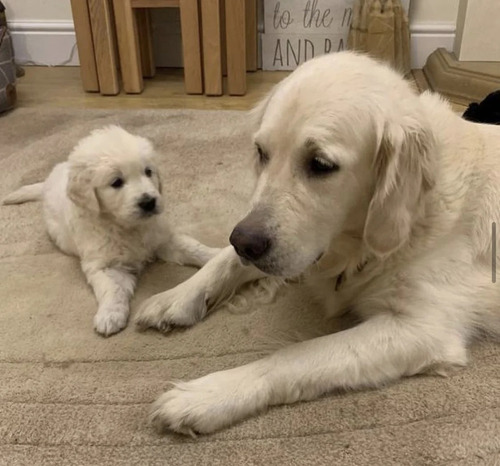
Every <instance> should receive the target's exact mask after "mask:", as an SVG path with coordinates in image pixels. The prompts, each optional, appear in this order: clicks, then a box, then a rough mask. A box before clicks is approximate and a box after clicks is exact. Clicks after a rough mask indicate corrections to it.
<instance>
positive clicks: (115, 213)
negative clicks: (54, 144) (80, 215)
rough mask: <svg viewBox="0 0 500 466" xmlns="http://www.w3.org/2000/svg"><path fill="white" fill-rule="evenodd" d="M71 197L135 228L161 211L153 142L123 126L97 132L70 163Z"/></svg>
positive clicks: (82, 144) (69, 185)
mask: <svg viewBox="0 0 500 466" xmlns="http://www.w3.org/2000/svg"><path fill="white" fill-rule="evenodd" d="M68 162H69V177H68V187H67V193H68V196H69V198H70V199H71V200H72V201H73V202H74V203H75V204H76V205H78V206H80V207H82V208H85V209H88V210H89V211H92V212H94V213H95V214H98V215H107V216H108V217H110V218H112V219H113V220H114V221H115V222H116V223H118V224H120V225H122V226H125V227H132V226H135V225H137V224H139V223H140V222H144V221H145V220H146V219H148V218H151V217H152V216H153V215H155V214H158V213H160V212H161V211H162V208H163V202H162V197H161V181H160V178H159V174H158V170H157V169H156V167H155V164H154V150H153V146H152V145H151V143H150V142H149V141H148V140H147V139H144V138H142V137H139V136H134V135H132V134H130V133H128V132H127V131H125V130H124V129H122V128H120V127H118V126H109V127H106V128H103V129H100V130H96V131H93V132H92V133H91V134H90V136H88V137H86V138H85V139H83V140H81V141H80V142H79V143H78V145H77V146H76V147H75V149H74V150H73V152H72V153H71V155H70V156H69V159H68Z"/></svg>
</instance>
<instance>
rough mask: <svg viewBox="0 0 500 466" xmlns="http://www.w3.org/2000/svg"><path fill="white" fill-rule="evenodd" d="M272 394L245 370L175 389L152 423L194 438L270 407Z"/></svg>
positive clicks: (154, 410)
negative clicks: (268, 403) (269, 398)
mask: <svg viewBox="0 0 500 466" xmlns="http://www.w3.org/2000/svg"><path fill="white" fill-rule="evenodd" d="M268 395H269V390H268V389H267V385H266V383H265V381H264V379H262V378H261V377H253V376H252V373H251V372H249V371H248V370H247V368H246V367H245V366H243V367H239V368H236V369H232V370H228V371H221V372H215V373H213V374H209V375H207V376H205V377H201V378H200V379H196V380H192V381H190V382H181V383H178V384H175V385H174V388H172V390H170V391H168V392H165V393H163V395H161V396H160V397H159V398H158V400H157V401H156V402H155V403H154V405H153V408H152V411H151V422H152V423H153V425H154V427H155V428H156V429H157V430H158V431H160V432H164V431H166V430H172V431H174V432H178V433H181V434H188V435H192V436H194V435H195V434H197V433H200V434H209V433H212V432H214V431H216V430H219V429H222V428H223V427H227V426H229V425H231V424H233V423H235V422H237V421H239V420H241V419H243V418H245V417H248V416H250V415H252V414H255V413H256V412H258V411H259V410H261V409H263V408H264V407H266V406H267V401H268Z"/></svg>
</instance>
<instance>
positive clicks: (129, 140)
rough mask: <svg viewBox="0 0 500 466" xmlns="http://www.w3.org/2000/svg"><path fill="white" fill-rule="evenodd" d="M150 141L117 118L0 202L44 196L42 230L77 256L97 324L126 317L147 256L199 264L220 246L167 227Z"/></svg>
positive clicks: (121, 323) (122, 322) (106, 329)
mask: <svg viewBox="0 0 500 466" xmlns="http://www.w3.org/2000/svg"><path fill="white" fill-rule="evenodd" d="M154 158H155V154H154V149H153V146H152V144H151V143H150V142H149V141H148V140H147V139H144V138H142V137H139V136H134V135H132V134H130V133H128V132H127V131H125V130H124V129H122V128H120V127H117V126H109V127H106V128H104V129H100V130H96V131H94V132H92V133H91V134H90V136H88V137H86V138H85V139H83V140H82V141H80V142H79V143H78V144H77V146H76V147H75V148H74V149H73V151H72V153H71V154H70V156H69V158H68V161H67V162H64V163H60V164H58V165H57V166H56V167H54V169H53V170H52V172H51V173H50V175H49V177H48V178H47V179H46V180H45V181H44V182H42V183H36V184H32V185H29V186H24V187H22V188H20V189H19V190H17V191H15V192H14V193H12V194H10V195H9V196H7V197H6V198H5V199H4V201H3V203H4V204H20V203H23V202H27V201H35V200H42V201H43V207H44V217H45V222H46V226H47V230H48V233H49V235H50V237H51V238H52V240H53V241H54V242H55V244H56V245H57V246H58V247H59V248H60V249H61V250H62V251H63V252H64V253H66V254H70V255H74V256H78V257H79V258H80V259H81V267H82V270H83V272H84V273H85V276H86V277H87V281H88V283H89V284H90V286H91V287H92V288H93V290H94V293H95V295H96V298H97V302H98V304H99V307H98V310H97V313H96V315H95V317H94V327H95V330H96V331H97V332H98V333H99V334H101V335H103V336H108V335H111V334H113V333H116V332H119V331H120V330H122V329H123V328H124V327H125V326H126V325H127V320H128V316H129V300H130V298H131V296H132V294H133V292H134V288H135V285H136V281H137V275H138V273H139V272H140V271H141V269H142V268H143V266H144V265H145V263H146V262H148V261H151V260H154V259H155V258H161V259H163V260H165V261H174V262H177V263H180V264H190V265H195V266H202V265H203V264H205V263H206V262H207V261H208V260H209V259H211V258H212V257H213V256H214V255H215V254H216V253H217V252H218V251H219V250H218V249H216V248H209V247H207V246H204V245H203V244H200V243H199V242H198V241H196V240H194V239H193V238H190V237H188V236H185V235H180V234H176V233H174V232H172V231H171V230H170V228H169V226H168V224H167V222H166V219H165V217H164V216H162V215H159V214H160V213H161V212H162V210H163V201H162V196H161V181H160V177H159V173H158V170H157V168H156V167H155V164H154Z"/></svg>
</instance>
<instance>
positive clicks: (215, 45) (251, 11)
mask: <svg viewBox="0 0 500 466" xmlns="http://www.w3.org/2000/svg"><path fill="white" fill-rule="evenodd" d="M201 16H202V28H203V33H202V38H203V71H204V79H205V94H207V95H221V94H222V93H223V88H222V75H223V74H227V90H228V93H229V94H230V95H244V94H245V93H246V71H247V70H248V71H256V70H257V0H202V2H201Z"/></svg>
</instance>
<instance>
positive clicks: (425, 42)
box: [410, 23, 456, 69]
mask: <svg viewBox="0 0 500 466" xmlns="http://www.w3.org/2000/svg"><path fill="white" fill-rule="evenodd" d="M455 29H456V25H455V23H421V24H412V25H411V26H410V52H411V67H412V69H421V68H423V67H424V65H425V62H426V61H427V57H428V56H429V55H430V54H431V53H432V52H434V50H436V49H438V48H441V47H442V48H444V49H446V50H448V51H450V52H451V51H453V42H454V41H455Z"/></svg>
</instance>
